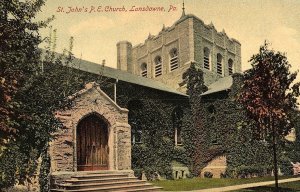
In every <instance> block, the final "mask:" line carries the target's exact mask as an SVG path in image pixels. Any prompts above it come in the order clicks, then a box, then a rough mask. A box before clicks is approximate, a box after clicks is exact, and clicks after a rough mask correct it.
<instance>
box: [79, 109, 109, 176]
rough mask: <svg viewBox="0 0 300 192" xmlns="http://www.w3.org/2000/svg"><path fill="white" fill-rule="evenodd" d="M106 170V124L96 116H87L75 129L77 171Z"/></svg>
mask: <svg viewBox="0 0 300 192" xmlns="http://www.w3.org/2000/svg"><path fill="white" fill-rule="evenodd" d="M107 169H108V130H107V123H106V122H104V121H103V120H102V119H101V118H99V117H98V116H96V115H89V116H87V117H85V118H84V119H82V120H81V121H80V123H79V124H78V127H77V170H78V171H93V170H107Z"/></svg>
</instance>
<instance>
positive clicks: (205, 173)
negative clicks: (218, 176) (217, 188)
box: [204, 171, 214, 178]
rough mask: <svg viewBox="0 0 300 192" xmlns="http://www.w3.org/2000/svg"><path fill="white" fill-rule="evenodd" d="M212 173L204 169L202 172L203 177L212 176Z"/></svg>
mask: <svg viewBox="0 0 300 192" xmlns="http://www.w3.org/2000/svg"><path fill="white" fill-rule="evenodd" d="M213 176H214V175H213V174H212V173H211V172H209V171H205V172H204V177H205V178H212V177H213Z"/></svg>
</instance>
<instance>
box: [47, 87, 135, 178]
mask: <svg viewBox="0 0 300 192" xmlns="http://www.w3.org/2000/svg"><path fill="white" fill-rule="evenodd" d="M72 97H73V99H74V106H73V107H72V108H71V109H68V110H65V111H59V112H57V115H56V116H57V118H58V119H60V120H61V122H62V123H63V128H62V129H60V130H58V131H57V132H56V133H55V134H54V136H55V139H54V140H53V141H52V142H51V143H50V156H51V171H52V172H70V171H77V153H76V147H77V146H76V129H77V125H78V123H79V122H80V120H81V119H83V118H84V117H86V116H87V115H89V114H97V115H99V117H102V118H103V120H104V121H106V122H107V124H108V146H109V169H110V170H117V169H118V167H120V168H122V169H124V170H125V169H131V142H130V140H131V139H130V137H131V135H130V133H131V130H130V126H129V124H128V110H127V109H123V108H120V107H119V106H117V105H116V104H115V103H114V102H113V101H112V100H111V99H110V98H109V97H108V96H107V95H106V94H105V93H104V92H102V91H101V90H100V88H99V87H96V85H95V84H89V85H88V86H87V87H86V88H85V89H84V90H82V91H80V92H78V93H77V94H75V95H73V96H72ZM120 130H122V131H123V134H121V138H122V143H118V140H116V134H117V133H118V132H119V131H120ZM119 144H122V146H119ZM118 147H120V149H122V148H124V147H125V148H126V150H124V152H123V154H120V153H119V151H116V150H114V149H115V148H118ZM124 153H125V154H124ZM117 159H118V160H117ZM118 162H120V163H121V166H119V165H118V164H117V163H118Z"/></svg>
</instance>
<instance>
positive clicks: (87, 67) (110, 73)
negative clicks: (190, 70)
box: [72, 58, 188, 96]
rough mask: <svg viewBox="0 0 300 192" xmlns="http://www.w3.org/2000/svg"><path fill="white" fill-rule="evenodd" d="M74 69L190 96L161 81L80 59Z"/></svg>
mask: <svg viewBox="0 0 300 192" xmlns="http://www.w3.org/2000/svg"><path fill="white" fill-rule="evenodd" d="M72 63H73V64H74V65H73V68H76V69H79V70H82V71H85V72H89V73H93V74H99V75H100V74H101V75H103V76H105V77H109V78H113V79H118V80H119V81H124V82H128V83H132V84H136V85H141V86H144V87H149V88H152V89H157V90H161V91H165V92H169V93H174V94H177V95H182V96H188V95H186V94H184V93H181V92H179V91H177V90H176V89H174V88H172V87H169V86H168V85H166V84H164V83H161V82H159V81H156V80H153V79H149V78H145V77H141V76H137V75H134V74H131V73H128V72H126V71H121V70H119V69H114V68H111V67H107V66H103V65H101V64H97V63H94V62H90V61H86V60H81V59H78V58H74V59H73V62H72Z"/></svg>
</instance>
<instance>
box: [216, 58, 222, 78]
mask: <svg viewBox="0 0 300 192" xmlns="http://www.w3.org/2000/svg"><path fill="white" fill-rule="evenodd" d="M222 60H223V57H222V55H221V54H220V53H218V54H217V73H218V74H220V75H223V66H222V62H223V61H222Z"/></svg>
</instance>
